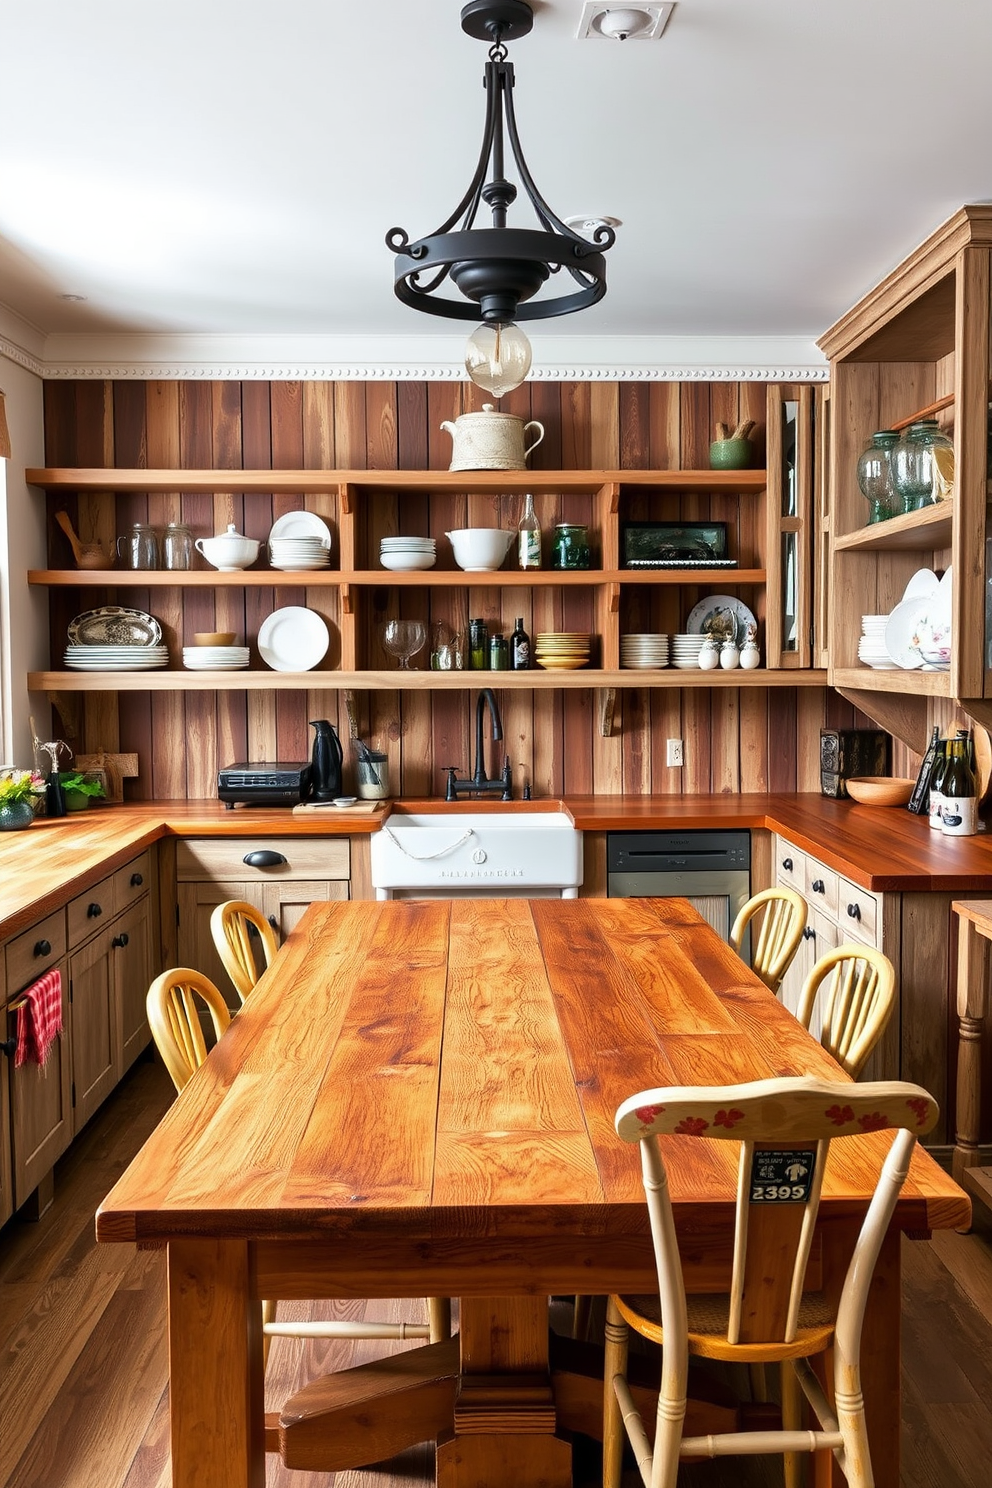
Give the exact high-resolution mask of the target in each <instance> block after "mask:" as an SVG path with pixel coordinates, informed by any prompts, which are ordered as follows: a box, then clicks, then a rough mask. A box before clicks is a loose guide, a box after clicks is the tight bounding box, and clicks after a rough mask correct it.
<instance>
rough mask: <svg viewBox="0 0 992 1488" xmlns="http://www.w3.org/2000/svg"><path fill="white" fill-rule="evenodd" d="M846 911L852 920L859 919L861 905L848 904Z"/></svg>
mask: <svg viewBox="0 0 992 1488" xmlns="http://www.w3.org/2000/svg"><path fill="white" fill-rule="evenodd" d="M847 912H848V914H849V915H850V916H851V919H852V920H860V918H861V905H860V904H849V905H848V906H847Z"/></svg>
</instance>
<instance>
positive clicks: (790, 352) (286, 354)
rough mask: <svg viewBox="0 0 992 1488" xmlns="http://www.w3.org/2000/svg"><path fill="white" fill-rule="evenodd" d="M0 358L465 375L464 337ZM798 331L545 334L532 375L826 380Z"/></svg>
mask: <svg viewBox="0 0 992 1488" xmlns="http://www.w3.org/2000/svg"><path fill="white" fill-rule="evenodd" d="M0 355H2V356H5V357H8V358H9V359H10V360H11V361H13V362H17V363H18V364H19V365H20V366H22V367H25V368H26V369H27V370H28V371H30V372H33V373H35V374H36V375H37V376H38V377H42V378H45V379H51V380H58V379H70V378H71V379H87V378H93V379H108V380H114V381H116V380H122V381H125V380H128V379H135V380H140V381H156V380H158V381H188V380H198V381H199V380H203V381H227V380H231V381H245V382H249V381H258V382H465V381H467V374H466V372H465V365H464V360H463V355H464V343H463V341H462V340H461V338H457V337H444V338H435V339H434V340H429V339H425V338H422V337H418V338H402V337H374V336H373V337H364V338H363V337H325V336H304V337H300V336H285V337H279V336H216V337H214V336H211V337H198V336H189V337H181V336H161V337H148V336H119V335H114V336H66V335H52V336H49V337H47V338H45V339H44V343H43V349H42V350H40V351H39V350H33V349H31V348H30V347H28V346H25V345H24V344H23V342H21V341H20V340H17V339H15V338H14V337H12V336H9V335H4V334H3V332H2V330H0ZM828 376H829V367H828V365H827V363H826V361H825V360H824V358H823V354H822V353H821V352H820V351H819V350H818V348H817V347H816V345H815V343H814V342H813V341H810V340H806V339H805V338H802V337H764V336H755V337H746V336H737V337H726V338H722V337H713V336H707V337H691V336H680V337H653V336H603V337H582V338H572V339H571V340H570V339H569V338H566V337H557V338H554V337H546V338H542V342H541V344H540V345H537V346H535V366H534V369H533V370H532V372H531V374H530V377H529V379H528V380H529V381H533V382H825V381H827V379H828Z"/></svg>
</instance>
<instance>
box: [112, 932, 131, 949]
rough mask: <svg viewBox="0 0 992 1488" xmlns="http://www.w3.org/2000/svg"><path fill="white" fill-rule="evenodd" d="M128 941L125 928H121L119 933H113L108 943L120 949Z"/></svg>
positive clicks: (128, 937)
mask: <svg viewBox="0 0 992 1488" xmlns="http://www.w3.org/2000/svg"><path fill="white" fill-rule="evenodd" d="M129 941H130V936H129V935H128V933H127V931H126V930H122V931H121V933H120V935H115V936H114V938H113V940H112V941H111V942H110V944H111V945H112V946H115V947H116V948H117V949H118V950H121V949H122V948H123V947H124V946H126V945H127V944H128V943H129Z"/></svg>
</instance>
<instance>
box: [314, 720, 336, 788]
mask: <svg viewBox="0 0 992 1488" xmlns="http://www.w3.org/2000/svg"><path fill="white" fill-rule="evenodd" d="M310 727H311V728H312V729H316V730H317V732H316V735H315V737H314V741H313V752H312V754H311V756H310V799H311V801H333V800H335V798H336V797H337V796H340V795H341V764H342V761H343V758H344V751H343V750H342V748H341V740H340V739H339V738H338V734H337V729H336V728H335V727H334V725H333V723H330V722H328V720H327V719H326V718H312V719H311V720H310Z"/></svg>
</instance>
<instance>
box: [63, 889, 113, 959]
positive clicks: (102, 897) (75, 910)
mask: <svg viewBox="0 0 992 1488" xmlns="http://www.w3.org/2000/svg"><path fill="white" fill-rule="evenodd" d="M113 918H114V879H113V875H111V876H110V878H102V879H101V880H100V882H99V883H95V884H94V885H93V887H92V888H91V889H87V890H86V893H85V894H77V896H76V898H75V899H70V900H69V903H68V904H67V906H66V921H67V925H68V931H69V945H70V947H71V946H77V945H80V944H81V943H82V942H83V941H84V940H86V938H87V937H88V936H90V935H92V934H93V933H94V932H95V931H97V930H101V929H102V928H103V926H104V925H106V924H107V922H108V921H109V920H112V919H113Z"/></svg>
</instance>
